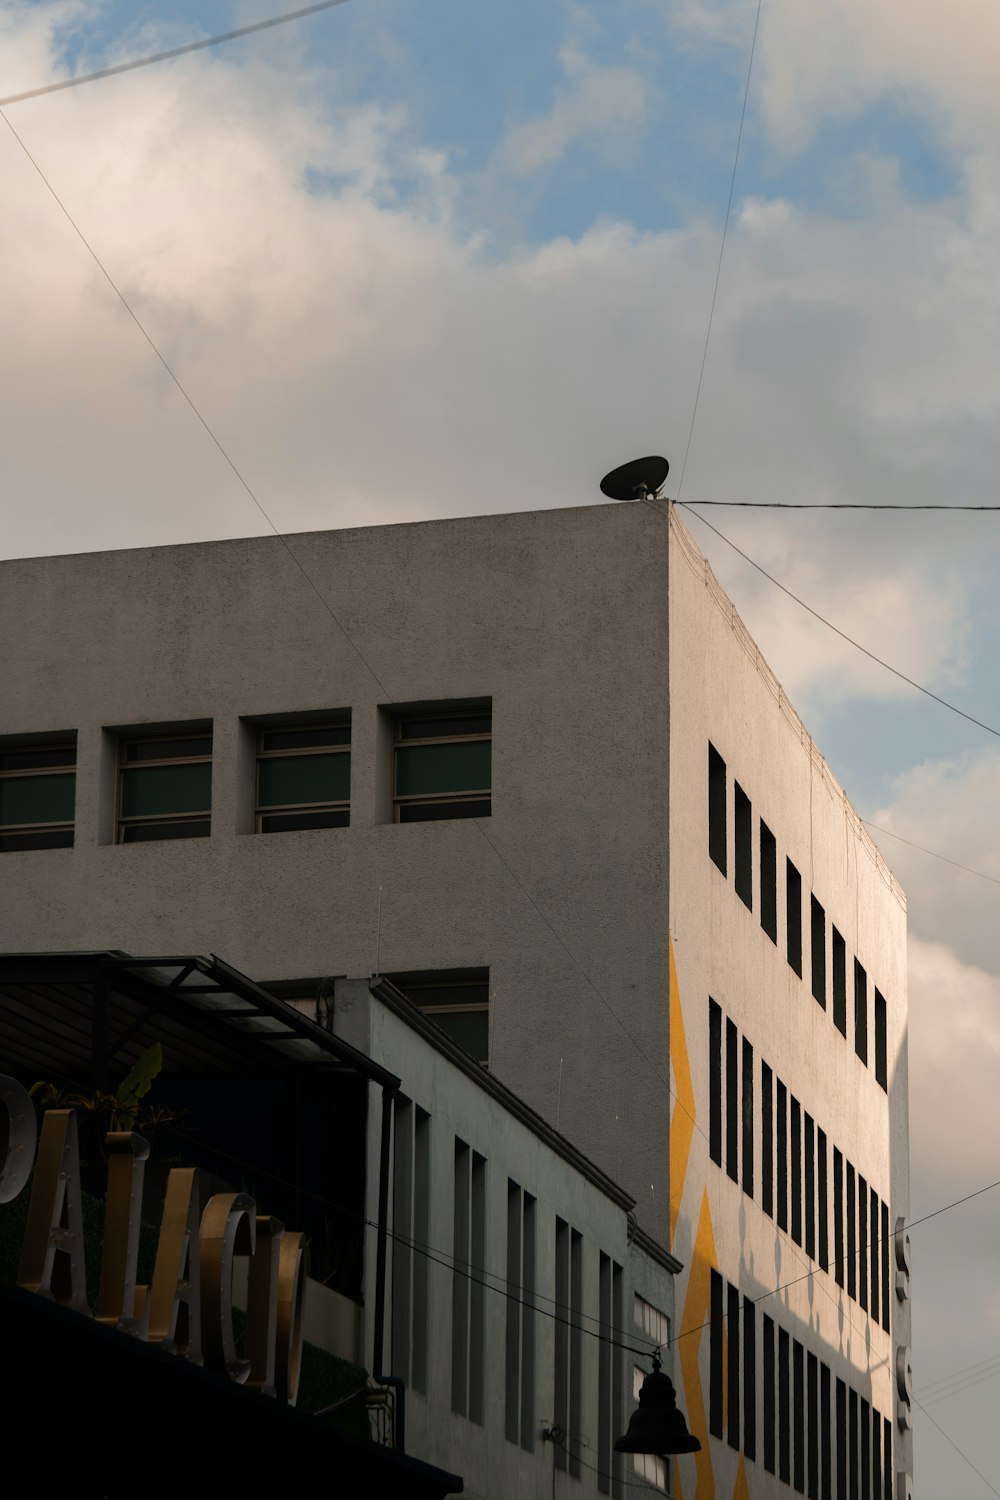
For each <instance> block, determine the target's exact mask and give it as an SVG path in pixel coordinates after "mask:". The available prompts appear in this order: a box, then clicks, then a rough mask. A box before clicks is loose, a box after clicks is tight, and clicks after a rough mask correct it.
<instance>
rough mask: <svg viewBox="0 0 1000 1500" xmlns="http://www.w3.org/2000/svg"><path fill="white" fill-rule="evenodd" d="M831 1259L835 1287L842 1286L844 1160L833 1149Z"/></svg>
mask: <svg viewBox="0 0 1000 1500" xmlns="http://www.w3.org/2000/svg"><path fill="white" fill-rule="evenodd" d="M833 1258H834V1275H835V1276H836V1278H837V1285H838V1286H843V1285H844V1158H843V1157H842V1156H841V1154H840V1152H839V1151H838V1150H837V1147H836V1146H834V1148H833Z"/></svg>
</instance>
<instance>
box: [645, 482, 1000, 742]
mask: <svg viewBox="0 0 1000 1500" xmlns="http://www.w3.org/2000/svg"><path fill="white" fill-rule="evenodd" d="M643 503H644V504H645V505H649V506H651V507H652V509H653V510H656V511H659V513H660V515H662V516H664V517H665V518H666V519H667V520H668V521H669V519H670V517H669V513H668V512H667V511H665V510H664V509H663V507H662V506H661V505H658V504H656V503H655V502H654V501H652V500H644V501H643ZM668 503H673V504H676V505H679V506H681V508H682V509H684V510H691V513H692V515H696V516H698V520H699V521H700V522H701V524H702V525H703V526H707V527H708V529H709V531H711V532H714V533H715V535H716V536H717V537H718V538H719V540H720V541H723V542H725V544H726V546H727V547H731V548H732V550H733V551H734V552H736V553H737V554H738V555H739V556H740V557H742V559H743V561H744V562H747V563H749V564H750V566H751V567H752V568H756V570H757V572H758V573H760V574H761V576H762V577H764V578H766V579H767V581H768V582H769V583H773V584H774V586H775V588H777V589H780V590H781V592H782V593H783V594H787V595H788V597H789V599H791V600H792V601H793V602H794V603H795V604H797V605H798V606H799V608H800V609H804V610H805V611H806V613H807V614H810V615H812V617H813V619H814V620H818V621H819V622H820V624H821V625H825V626H826V627H827V629H828V630H832V631H833V633H834V635H838V636H839V637H840V639H841V640H842V641H846V642H847V644H848V645H849V646H853V647H854V649H855V650H856V651H860V652H861V653H862V655H864V656H867V657H868V659H869V661H873V662H875V663H876V664H877V665H878V666H880V667H884V668H885V670H886V671H887V672H891V673H892V675H893V676H894V677H898V678H899V680H900V681H901V682H905V683H907V684H908V686H909V687H912V688H916V690H917V692H918V693H923V695H924V697H926V698H930V699H932V700H933V701H934V702H935V703H939V704H940V705H941V707H942V708H947V709H948V710H949V711H950V712H951V713H953V714H958V716H959V717H960V718H962V719H965V720H966V721H967V722H968V723H970V724H975V726H976V727H977V729H985V731H986V733H987V734H992V735H994V736H995V737H996V738H997V739H1000V729H995V728H994V727H993V725H992V724H986V723H984V722H983V720H982V719H977V718H976V717H975V716H974V715H973V714H970V713H966V711H965V709H964V708H959V707H958V705H957V704H955V703H949V702H948V700H947V698H941V697H939V695H938V694H937V693H932V692H931V690H930V688H927V687H924V686H923V684H922V683H919V682H916V681H915V680H914V679H913V678H912V677H908V676H907V675H906V673H905V672H901V671H900V670H899V668H898V667H894V666H891V665H890V663H889V662H887V661H884V660H883V658H882V657H881V656H876V655H875V652H874V651H869V649H868V647H867V646H862V644H861V642H860V641H856V640H855V639H854V638H853V636H849V635H848V634H847V632H846V631H844V630H841V629H840V626H839V625H834V623H833V621H832V620H828V619H827V618H826V616H825V615H821V614H820V612H819V610H818V609H813V607H812V605H811V604H807V603H806V601H805V600H804V599H800V598H799V596H798V594H794V593H793V592H792V590H791V589H790V588H787V587H786V585H785V584H783V583H782V582H781V581H780V580H779V579H777V578H775V577H774V575H773V573H769V572H768V571H767V569H766V568H764V567H762V566H761V564H760V563H759V562H755V560H754V559H753V558H752V557H751V556H750V555H749V553H746V552H744V551H743V548H742V547H739V546H737V544H736V543H735V542H734V541H733V540H732V539H731V538H730V537H728V536H726V534H725V532H722V531H720V530H719V528H718V527H717V526H713V525H712V523H711V521H708V520H706V519H705V517H704V516H700V515H698V512H697V511H696V510H693V509H692V508H691V506H690V505H689V504H688V502H687V501H686V500H676V501H673V502H668Z"/></svg>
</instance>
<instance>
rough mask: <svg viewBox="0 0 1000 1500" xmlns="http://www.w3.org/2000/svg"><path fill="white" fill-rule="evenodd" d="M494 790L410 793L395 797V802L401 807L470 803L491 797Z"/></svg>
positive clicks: (481, 788) (489, 788)
mask: <svg viewBox="0 0 1000 1500" xmlns="http://www.w3.org/2000/svg"><path fill="white" fill-rule="evenodd" d="M492 791H493V788H492V787H489V786H481V787H475V788H471V789H470V790H469V791H467V792H409V793H407V794H406V795H401V796H398V797H393V799H392V800H393V802H394V803H396V804H397V805H398V806H400V807H405V806H406V805H407V804H408V803H410V804H412V803H420V802H469V801H471V800H472V799H473V798H476V797H489V796H490V795H491V794H492Z"/></svg>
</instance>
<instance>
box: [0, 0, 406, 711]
mask: <svg viewBox="0 0 1000 1500" xmlns="http://www.w3.org/2000/svg"><path fill="white" fill-rule="evenodd" d="M336 3H338V4H339V3H341V0H336ZM0 120H3V122H4V124H5V125H6V126H7V129H8V130H9V131H10V133H11V135H12V136H13V137H14V139H15V140H16V141H17V144H18V145H19V146H20V148H21V150H22V151H23V152H24V154H25V156H26V157H27V158H28V160H29V162H30V163H31V165H32V166H33V167H34V169H35V171H36V172H37V173H38V175H39V177H40V178H41V179H42V182H43V183H44V184H45V186H46V188H47V189H48V190H49V192H50V193H51V195H52V197H53V198H54V199H55V201H56V203H57V204H58V206H59V208H60V210H61V211H62V213H63V215H64V216H65V218H66V219H67V220H68V222H69V224H70V226H71V227H72V229H73V231H74V233H75V234H76V236H77V238H78V239H79V240H80V243H81V244H82V245H83V247H84V249H85V250H86V251H87V253H88V254H89V255H90V257H91V259H92V260H93V261H94V264H95V265H96V266H97V268H98V270H99V271H100V272H101V274H102V276H103V277H104V279H105V280H106V281H107V283H108V285H109V286H110V288H111V290H112V291H113V292H114V294H115V296H116V297H117V298H118V300H119V302H120V303H121V305H122V307H124V309H125V311H126V312H127V313H128V315H129V317H130V318H131V319H132V321H133V323H134V324H135V326H136V328H138V330H139V332H140V333H141V334H142V336H143V338H144V339H145V340H146V343H147V344H148V345H149V347H150V349H152V351H153V353H154V354H155V355H156V358H157V359H158V360H159V362H160V364H161V365H162V366H163V368H164V370H165V371H166V372H167V374H168V375H169V376H170V379H171V380H172V381H173V383H174V385H175V386H176V387H177V389H178V391H179V392H180V394H181V395H182V396H183V398H184V400H185V401H186V402H187V404H188V406H189V407H190V409H191V411H192V412H193V413H194V415H195V417H196V418H197V420H198V421H199V422H200V424H201V426H202V427H203V428H204V430H205V432H206V433H207V434H208V436H209V438H210V439H211V441H212V442H213V443H214V445H215V447H216V448H217V449H218V451H219V453H220V454H221V455H222V457H223V459H224V460H225V462H226V463H227V464H228V466H229V468H230V469H231V470H232V472H233V474H234V475H235V476H236V478H237V480H238V481H239V483H240V485H241V486H242V487H243V489H244V490H245V491H246V493H247V495H249V497H250V499H251V500H252V501H253V503H254V505H255V506H256V507H257V509H258V510H259V511H260V513H261V515H262V516H263V517H264V520H265V521H266V522H267V524H268V526H270V528H271V530H272V531H273V532H274V535H275V536H276V538H277V539H278V541H279V542H280V543H281V545H282V547H284V549H285V551H286V552H287V553H288V556H289V557H290V558H291V560H292V562H293V563H294V564H295V566H296V567H297V568H298V570H299V572H300V573H301V574H302V577H303V578H304V579H305V581H306V583H308V585H309V587H310V588H311V589H312V591H313V593H314V594H315V595H316V597H317V599H318V600H319V602H320V604H322V606H323V608H324V609H325V610H326V612H327V614H328V615H329V616H330V618H331V620H332V621H333V623H334V624H335V625H336V627H337V629H338V630H339V631H340V633H341V635H342V636H343V637H344V640H345V641H346V642H347V644H348V645H349V646H350V647H351V649H352V651H353V652H354V653H355V655H356V656H357V658H358V660H359V661H360V662H361V664H362V666H363V667H364V668H365V669H366V671H367V672H368V673H369V674H370V675H371V677H372V678H373V680H374V681H375V683H376V684H377V686H378V688H379V690H380V691H381V692H382V693H383V694H385V696H386V697H388V696H389V693H388V689H387V688H386V687H385V685H384V684H383V683H382V682H381V681H380V680H379V678H378V677H377V676H376V674H375V671H374V670H373V668H372V667H371V666H369V664H368V662H367V661H366V660H365V658H364V656H363V655H362V652H361V649H360V647H359V646H357V645H356V644H355V642H354V641H353V639H352V638H351V635H350V633H349V632H348V630H347V628H346V626H345V625H344V624H343V623H342V622H341V621H340V620H339V619H338V618H337V615H336V614H335V612H334V610H333V608H332V606H331V605H330V603H329V601H328V600H327V599H326V597H325V595H323V594H322V593H321V592H320V590H319V589H318V588H317V586H316V584H315V583H314V581H313V579H312V578H311V577H310V575H309V574H308V573H307V572H306V570H305V568H304V567H303V566H302V564H301V562H300V561H299V559H298V558H297V557H296V555H295V553H294V552H293V551H292V549H291V547H290V546H289V544H288V540H287V538H286V537H284V536H283V535H282V533H281V532H280V531H279V530H278V528H277V526H275V524H274V522H273V521H272V520H271V517H270V516H269V515H268V513H267V511H266V510H265V509H264V507H263V505H262V504H261V502H260V500H258V498H257V496H256V495H255V494H254V492H253V490H252V489H251V488H250V485H249V483H248V482H247V480H246V478H245V477H244V475H243V474H242V473H241V472H240V470H239V469H238V468H237V467H236V464H235V462H234V461H233V459H232V458H231V457H230V455H229V453H228V452H227V450H226V449H225V448H224V447H223V445H222V443H221V441H220V440H219V438H218V437H217V436H216V434H215V432H214V431H213V430H212V428H211V427H210V426H209V424H208V422H207V420H206V419H205V417H204V416H203V415H202V413H201V411H200V410H199V408H198V406H197V405H196V404H195V401H194V399H193V397H192V396H191V395H189V393H188V391H187V389H186V388H185V386H184V385H182V384H181V380H180V377H179V376H178V375H177V374H176V373H175V371H174V370H173V369H172V368H171V366H170V365H169V364H168V363H167V361H166V359H165V358H164V356H163V354H162V353H161V352H160V349H159V348H158V346H157V345H156V343H154V341H153V338H152V336H151V335H150V334H149V333H148V332H147V330H146V327H145V325H144V324H143V323H142V321H141V320H140V318H139V315H138V313H137V312H136V311H135V308H134V307H133V306H132V304H131V303H130V302H129V301H128V299H127V297H126V296H125V294H124V292H122V290H121V288H120V287H119V286H118V284H117V282H116V281H115V279H114V277H113V276H112V275H111V272H110V271H109V270H108V268H107V267H106V266H105V264H104V262H103V261H102V260H101V258H100V256H99V255H98V254H97V251H96V250H95V249H94V247H93V245H91V243H90V241H89V240H88V239H87V237H86V235H85V234H84V233H83V230H82V229H81V228H80V226H79V225H78V224H77V222H76V220H75V219H74V218H73V215H72V214H71V213H70V211H69V209H68V208H67V207H66V205H65V203H64V202H63V201H62V199H61V198H60V196H59V194H58V193H57V192H56V190H55V188H54V187H53V186H52V184H51V182H50V181H49V179H48V178H47V177H46V175H45V173H44V172H43V171H42V169H41V167H40V166H39V164H38V162H37V161H36V160H35V158H34V157H33V156H32V154H31V152H30V151H29V150H28V147H27V146H26V145H25V143H24V141H23V140H22V139H21V137H20V136H19V135H18V133H17V131H16V130H15V129H14V126H13V125H12V124H11V122H10V120H8V118H7V116H6V115H5V114H4V112H3V109H2V108H0Z"/></svg>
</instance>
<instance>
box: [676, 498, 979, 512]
mask: <svg viewBox="0 0 1000 1500" xmlns="http://www.w3.org/2000/svg"><path fill="white" fill-rule="evenodd" d="M684 504H685V505H687V506H701V505H725V506H728V507H729V508H730V509H733V510H738V509H743V510H1000V505H945V504H934V505H891V504H888V503H883V502H881V501H879V502H878V503H875V502H868V501H864V500H816V501H801V500H685V502H684Z"/></svg>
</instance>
